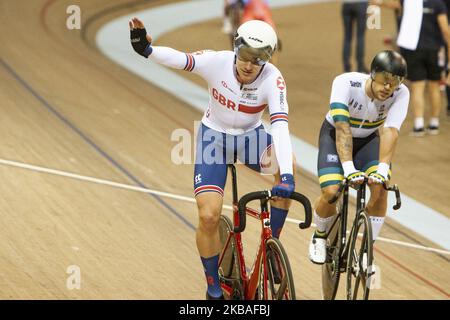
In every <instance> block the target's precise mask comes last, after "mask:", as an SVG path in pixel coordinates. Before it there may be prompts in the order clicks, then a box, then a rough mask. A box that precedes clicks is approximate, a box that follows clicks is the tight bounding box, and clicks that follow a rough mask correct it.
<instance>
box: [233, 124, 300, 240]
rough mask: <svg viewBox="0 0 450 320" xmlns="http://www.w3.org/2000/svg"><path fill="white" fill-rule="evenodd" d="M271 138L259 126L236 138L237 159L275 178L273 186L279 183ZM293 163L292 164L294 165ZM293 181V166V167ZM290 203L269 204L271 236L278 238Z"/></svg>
mask: <svg viewBox="0 0 450 320" xmlns="http://www.w3.org/2000/svg"><path fill="white" fill-rule="evenodd" d="M272 146H273V144H272V136H271V135H270V134H268V133H267V132H266V130H265V129H264V126H263V125H261V126H259V127H258V128H256V129H255V130H252V131H250V132H247V133H246V134H245V135H241V136H239V138H238V147H237V148H238V159H239V160H240V161H241V162H242V163H244V164H245V165H246V166H247V167H249V168H250V169H252V170H254V171H257V172H260V173H262V174H270V175H273V176H274V177H275V181H274V184H277V183H279V182H280V173H279V168H278V162H277V160H276V157H275V152H274V150H273V147H272ZM294 163H295V162H293V165H294ZM293 172H294V179H295V166H294V170H293ZM290 203H291V201H290V200H289V199H278V200H276V201H274V200H272V201H271V202H270V224H271V228H272V234H273V236H274V237H276V238H278V237H279V235H280V232H281V229H282V228H283V225H284V222H285V220H286V217H287V214H288V211H289V206H290Z"/></svg>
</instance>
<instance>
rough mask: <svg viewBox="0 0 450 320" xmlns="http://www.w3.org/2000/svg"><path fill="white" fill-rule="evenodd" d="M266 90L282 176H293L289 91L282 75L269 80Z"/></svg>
mask: <svg viewBox="0 0 450 320" xmlns="http://www.w3.org/2000/svg"><path fill="white" fill-rule="evenodd" d="M281 84H282V85H281ZM280 88H282V89H280ZM265 90H266V92H267V94H268V98H267V101H268V105H269V112H270V122H271V125H272V130H271V134H272V138H273V143H274V147H275V155H276V157H277V161H278V165H279V167H280V174H293V168H292V144H291V138H290V136H289V126H288V112H289V107H288V103H287V90H286V88H285V84H284V80H283V77H282V76H281V74H278V75H277V76H275V77H273V78H270V79H268V80H267V85H266V87H265Z"/></svg>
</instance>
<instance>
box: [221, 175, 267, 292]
mask: <svg viewBox="0 0 450 320" xmlns="http://www.w3.org/2000/svg"><path fill="white" fill-rule="evenodd" d="M231 172H232V183H233V221H234V227H237V226H238V225H239V213H238V206H237V205H238V196H237V182H236V168H235V167H234V166H231ZM267 202H268V200H262V202H261V212H258V211H257V210H254V209H251V208H246V213H247V215H249V216H251V217H253V218H255V219H258V220H260V221H261V226H262V231H261V234H260V243H259V245H258V249H257V255H256V259H255V261H254V263H253V267H252V270H251V271H250V272H249V273H247V268H246V264H245V258H244V249H243V245H242V237H241V233H235V232H231V233H230V234H229V235H228V239H227V241H226V244H225V248H226V247H227V246H229V244H230V241H231V237H234V239H235V242H236V250H237V253H238V259H239V262H240V263H239V265H240V275H241V278H242V283H243V288H242V289H243V292H244V299H246V300H253V299H255V296H256V292H257V290H258V287H259V285H260V277H261V271H262V272H263V275H264V279H263V283H262V284H263V286H262V289H263V299H267V296H268V288H267V278H266V275H267V260H266V247H265V243H266V240H267V239H269V238H271V237H272V230H271V229H270V218H269V210H268V206H267ZM224 251H225V250H224ZM222 258H223V257H222V256H221V257H220V260H219V265H220V263H221V261H222ZM223 289H224V290H225V291H226V292H227V294H231V292H232V288H231V287H223Z"/></svg>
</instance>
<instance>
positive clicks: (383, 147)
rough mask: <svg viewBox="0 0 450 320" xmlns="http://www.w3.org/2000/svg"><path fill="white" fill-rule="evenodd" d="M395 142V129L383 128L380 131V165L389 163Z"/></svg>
mask: <svg viewBox="0 0 450 320" xmlns="http://www.w3.org/2000/svg"><path fill="white" fill-rule="evenodd" d="M397 140H398V130H397V128H392V127H383V128H381V129H380V159H379V162H380V163H386V164H389V163H391V160H392V157H393V155H394V150H395V146H396V144H397Z"/></svg>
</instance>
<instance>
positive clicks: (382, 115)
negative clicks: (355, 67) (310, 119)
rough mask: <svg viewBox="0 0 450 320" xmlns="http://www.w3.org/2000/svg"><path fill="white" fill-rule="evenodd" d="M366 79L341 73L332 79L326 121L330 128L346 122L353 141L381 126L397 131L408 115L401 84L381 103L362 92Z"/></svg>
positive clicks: (405, 89) (404, 93)
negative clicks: (336, 123)
mask: <svg viewBox="0 0 450 320" xmlns="http://www.w3.org/2000/svg"><path fill="white" fill-rule="evenodd" d="M369 78H370V75H368V74H364V73H359V72H349V73H344V74H341V75H339V76H337V77H336V78H335V79H334V81H333V87H332V89H331V97H330V111H328V113H327V115H326V119H327V121H328V122H329V123H330V124H331V125H333V126H335V124H334V123H335V122H336V121H346V122H349V123H350V128H351V131H352V135H353V137H355V138H365V137H367V136H369V135H370V134H371V133H373V132H375V131H376V130H377V129H378V128H379V127H380V126H381V125H383V124H384V127H392V128H396V129H397V130H400V127H401V125H402V123H403V121H404V120H405V118H406V114H407V113H408V104H409V90H408V88H407V87H406V86H405V85H404V84H401V85H400V86H399V87H398V89H396V90H395V91H394V93H393V94H392V96H390V97H389V98H388V99H386V100H385V101H378V100H371V99H370V98H369V97H368V96H367V94H366V92H365V84H366V81H367V80H368V79H369Z"/></svg>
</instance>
